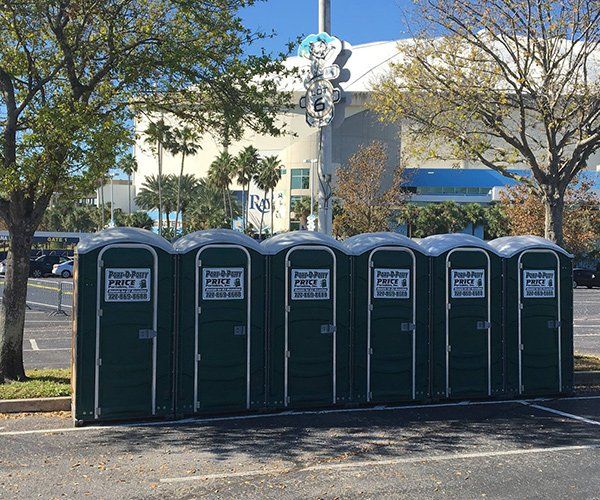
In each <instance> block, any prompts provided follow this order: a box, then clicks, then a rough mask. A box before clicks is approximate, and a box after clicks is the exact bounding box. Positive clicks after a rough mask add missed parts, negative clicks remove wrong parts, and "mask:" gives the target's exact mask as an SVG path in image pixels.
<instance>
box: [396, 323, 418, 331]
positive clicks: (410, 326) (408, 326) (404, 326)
mask: <svg viewBox="0 0 600 500" xmlns="http://www.w3.org/2000/svg"><path fill="white" fill-rule="evenodd" d="M416 327H417V326H416V325H415V324H414V323H401V324H400V330H401V331H403V332H412V331H414V330H415V329H416Z"/></svg>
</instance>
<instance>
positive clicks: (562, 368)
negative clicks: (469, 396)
mask: <svg viewBox="0 0 600 500" xmlns="http://www.w3.org/2000/svg"><path fill="white" fill-rule="evenodd" d="M490 245H491V246H492V247H494V248H495V249H496V250H498V252H500V254H501V255H502V257H503V259H504V267H505V269H504V294H505V304H506V305H505V313H504V323H505V338H506V384H507V391H508V392H510V393H512V394H523V395H528V396H537V395H545V394H558V393H568V392H570V391H571V390H572V389H573V266H572V255H570V254H569V253H568V252H566V251H565V250H564V249H562V248H561V247H559V246H558V245H555V244H554V243H552V242H550V241H548V240H546V239H544V238H540V237H538V236H507V237H504V238H498V239H496V240H493V241H491V242H490Z"/></svg>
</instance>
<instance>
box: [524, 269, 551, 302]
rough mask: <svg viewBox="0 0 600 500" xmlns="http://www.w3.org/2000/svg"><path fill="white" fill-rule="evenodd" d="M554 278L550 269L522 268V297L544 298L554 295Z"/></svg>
mask: <svg viewBox="0 0 600 500" xmlns="http://www.w3.org/2000/svg"><path fill="white" fill-rule="evenodd" d="M555 283H556V279H555V277H554V270H552V269H544V270H539V269H535V270H534V269H525V270H523V297H525V298H529V299H544V298H553V297H554V294H555V292H554V288H555V287H554V285H555Z"/></svg>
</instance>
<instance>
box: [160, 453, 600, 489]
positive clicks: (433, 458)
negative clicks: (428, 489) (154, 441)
mask: <svg viewBox="0 0 600 500" xmlns="http://www.w3.org/2000/svg"><path fill="white" fill-rule="evenodd" d="M597 448H600V445H575V446H554V447H548V448H525V449H516V450H502V451H488V452H477V453H452V454H446V455H427V456H416V457H404V458H391V459H388V460H363V461H356V462H345V463H337V464H332V463H326V464H318V465H310V466H308V467H300V468H287V469H286V468H278V469H265V470H250V471H243V472H226V473H222V474H206V475H203V476H184V477H167V478H163V479H161V480H160V482H161V483H183V482H189V481H207V480H210V479H228V478H235V477H248V476H264V475H272V474H287V473H297V472H309V471H310V472H314V471H327V470H344V469H363V468H367V467H380V466H383V465H399V464H412V463H419V464H422V463H424V462H445V461H452V460H466V459H469V458H491V457H506V456H511V455H529V454H540V453H557V452H564V451H580V450H590V449H597Z"/></svg>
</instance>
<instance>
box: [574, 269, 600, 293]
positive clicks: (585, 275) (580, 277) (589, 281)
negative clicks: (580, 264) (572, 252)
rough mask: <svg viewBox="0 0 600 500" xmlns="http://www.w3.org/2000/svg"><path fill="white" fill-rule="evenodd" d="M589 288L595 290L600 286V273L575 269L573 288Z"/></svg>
mask: <svg viewBox="0 0 600 500" xmlns="http://www.w3.org/2000/svg"><path fill="white" fill-rule="evenodd" d="M578 286H587V287H588V288H593V287H595V286H600V272H599V271H592V270H591V269H579V268H575V269H573V288H577V287H578Z"/></svg>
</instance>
